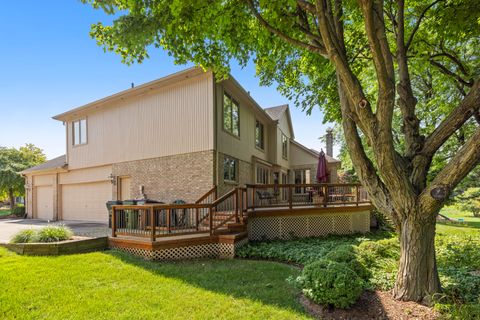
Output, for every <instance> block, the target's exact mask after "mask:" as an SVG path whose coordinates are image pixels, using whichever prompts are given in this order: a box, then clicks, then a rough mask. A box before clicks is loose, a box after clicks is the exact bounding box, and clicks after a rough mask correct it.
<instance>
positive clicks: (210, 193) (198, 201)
mask: <svg viewBox="0 0 480 320" xmlns="http://www.w3.org/2000/svg"><path fill="white" fill-rule="evenodd" d="M216 192H217V186H213V188H212V189H210V190H208V191H207V192H206V193H205V194H204V195H203V196H201V197H200V198H199V199H198V200H197V201H195V203H196V204H198V203H200V202H202V201H203V200H205V199H207V198H208V197H209V196H210V195H212V194H213V193H216ZM215 198H216V196H215Z"/></svg>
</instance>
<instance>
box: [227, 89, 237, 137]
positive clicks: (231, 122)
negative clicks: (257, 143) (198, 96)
mask: <svg viewBox="0 0 480 320" xmlns="http://www.w3.org/2000/svg"><path fill="white" fill-rule="evenodd" d="M223 128H224V129H225V130H226V131H228V132H230V133H231V134H233V135H235V136H237V137H238V136H240V110H239V107H238V102H236V101H235V100H233V99H232V97H230V96H229V95H228V94H227V93H224V94H223Z"/></svg>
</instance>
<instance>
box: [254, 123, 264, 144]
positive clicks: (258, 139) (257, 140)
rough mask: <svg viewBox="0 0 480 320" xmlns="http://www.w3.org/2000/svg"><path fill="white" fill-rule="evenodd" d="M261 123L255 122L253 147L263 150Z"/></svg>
mask: <svg viewBox="0 0 480 320" xmlns="http://www.w3.org/2000/svg"><path fill="white" fill-rule="evenodd" d="M263 128H264V127H263V123H261V122H260V121H258V120H256V121H255V146H256V147H257V148H260V149H262V150H263V149H264V148H265V142H264V141H265V140H264V129H263Z"/></svg>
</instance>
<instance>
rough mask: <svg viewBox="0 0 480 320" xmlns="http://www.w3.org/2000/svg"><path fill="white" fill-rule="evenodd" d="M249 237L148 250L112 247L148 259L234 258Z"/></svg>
mask: <svg viewBox="0 0 480 320" xmlns="http://www.w3.org/2000/svg"><path fill="white" fill-rule="evenodd" d="M247 242H248V238H245V239H242V240H240V241H238V242H236V243H235V244H229V243H209V244H202V245H192V246H186V247H179V248H170V249H160V250H156V249H155V250H153V251H152V250H146V249H138V248H123V247H116V246H115V245H112V246H111V248H112V249H117V250H121V251H124V252H127V253H130V254H132V255H135V256H139V257H141V258H144V259H146V260H187V259H199V258H233V257H234V256H235V250H236V249H237V248H239V247H240V246H242V245H244V244H246V243H247Z"/></svg>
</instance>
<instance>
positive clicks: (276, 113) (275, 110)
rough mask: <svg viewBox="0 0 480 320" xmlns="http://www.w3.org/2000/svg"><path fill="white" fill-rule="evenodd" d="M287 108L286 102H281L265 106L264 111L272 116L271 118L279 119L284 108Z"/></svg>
mask: <svg viewBox="0 0 480 320" xmlns="http://www.w3.org/2000/svg"><path fill="white" fill-rule="evenodd" d="M287 109H288V104H283V105H281V106H276V107H271V108H265V112H266V113H267V114H268V115H269V116H270V118H272V120H276V121H278V120H280V118H281V117H282V115H283V113H284V112H285V110H287Z"/></svg>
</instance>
